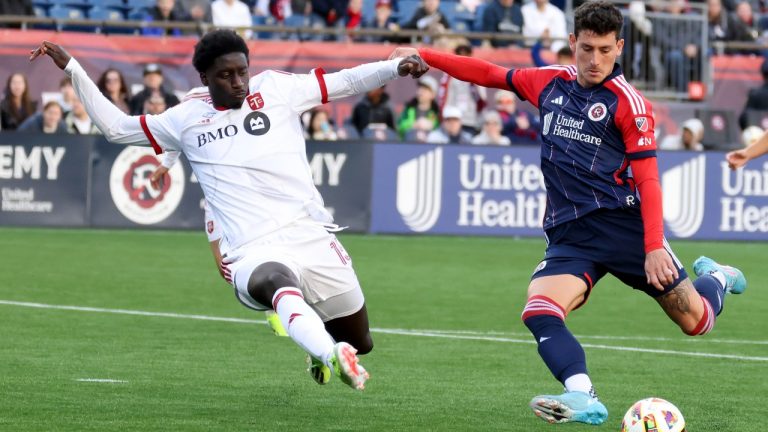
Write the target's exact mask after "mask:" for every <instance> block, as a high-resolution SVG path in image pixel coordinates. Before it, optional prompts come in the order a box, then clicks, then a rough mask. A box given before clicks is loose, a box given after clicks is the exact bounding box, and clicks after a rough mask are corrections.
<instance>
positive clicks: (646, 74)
mask: <svg viewBox="0 0 768 432" xmlns="http://www.w3.org/2000/svg"><path fill="white" fill-rule="evenodd" d="M581 3H582V1H579V0H573V1H569V2H566V1H562V0H561V1H554V0H552V1H550V0H523V1H521V0H442V1H441V0H214V1H210V0H142V1H136V0H132V1H130V2H128V1H125V0H21V1H0V14H4V15H36V16H42V17H53V18H83V19H86V18H91V19H99V20H105V21H126V20H137V21H145V22H166V24H167V23H169V22H205V23H211V24H212V25H214V26H217V27H235V28H242V27H250V26H252V25H259V24H276V25H279V26H283V27H286V28H292V27H296V28H326V29H327V28H335V29H339V30H340V31H339V32H335V33H333V32H332V33H329V32H326V33H317V34H305V35H303V36H302V35H300V34H299V33H291V32H288V33H282V34H281V33H270V34H269V37H273V38H283V39H284V38H300V39H318V40H344V41H365V42H384V43H388V42H393V43H410V42H412V41H413V40H412V39H411V38H409V37H403V36H399V35H396V34H394V33H389V34H376V35H365V36H361V35H353V34H351V33H349V32H347V31H346V30H352V29H358V28H373V29H387V30H393V31H395V30H398V29H411V30H421V31H424V32H425V33H424V34H423V36H422V39H421V40H420V42H423V43H430V42H436V40H430V38H432V37H434V35H436V34H440V33H442V32H450V31H459V32H465V31H475V32H486V33H493V34H505V35H513V36H516V37H517V39H515V38H510V39H484V40H483V42H482V44H483V45H486V46H494V47H501V46H506V45H509V44H515V45H517V46H519V47H526V46H529V47H530V49H531V55H532V63H533V64H535V65H537V66H543V65H546V62H545V61H544V60H543V58H542V55H541V52H542V51H546V50H550V51H552V53H553V54H556V55H557V60H556V61H557V62H558V63H560V64H565V63H571V56H572V53H571V52H570V49H569V47H568V44H567V43H566V38H567V35H568V24H567V20H566V15H565V13H564V11H563V9H564V8H566V7H577V6H578V5H579V4H581ZM697 4H698V5H697ZM626 12H627V13H626V29H625V33H626V35H625V36H630V35H631V36H630V37H629V40H628V44H629V43H631V44H636V43H638V41H639V42H640V43H644V44H645V45H640V46H652V45H654V44H656V45H659V44H661V45H663V49H664V50H665V54H664V55H663V57H662V58H661V60H663V61H661V62H659V61H654V59H653V58H652V57H650V56H652V55H653V51H652V50H650V49H649V50H647V51H645V50H642V49H641V50H637V49H627V50H626V51H627V52H626V53H625V55H624V58H623V59H622V66H623V67H624V70H625V74H626V75H627V76H628V77H629V78H630V79H633V80H636V81H642V80H649V81H653V77H652V76H651V75H656V79H657V82H658V79H659V78H658V77H659V76H661V75H664V76H665V78H664V80H665V81H664V82H663V83H662V85H664V84H666V85H669V86H671V88H679V89H680V91H686V87H687V86H688V85H689V83H690V82H691V81H696V80H699V79H701V76H700V75H701V71H700V70H699V69H701V67H700V66H698V67H697V62H696V61H695V59H697V58H699V56H701V55H703V53H701V52H699V49H698V45H697V43H696V42H697V41H696V39H695V35H696V34H697V29H695V28H693V27H691V28H689V29H683V30H682V33H681V30H680V28H681V27H682V24H679V23H677V21H671V22H675V23H677V24H676V28H675V29H674V30H675V31H676V32H677V33H675V32H673V29H669V28H665V26H664V24H665V22H664V21H655V22H652V21H650V20H648V18H647V15H648V14H653V13H657V12H661V13H665V14H670V15H673V16H674V15H680V14H703V13H706V14H707V22H708V24H709V27H708V31H707V33H706V34H708V37H709V42H710V43H713V42H717V41H725V42H739V41H741V42H756V41H761V40H763V39H764V35H768V15H766V12H768V1H764V0H741V1H739V0H699V1H695V0H672V1H669V2H656V1H651V2H640V1H630V2H627V8H626ZM667 22H670V21H667ZM702 22H703V21H702ZM680 23H693V24H696V22H695V21H681V22H680ZM693 24H691V25H693ZM666 27H669V25H667V26H666ZM102 30H103V29H100V30H99V31H102ZM119 30H120V31H122V32H125V31H126V30H128V31H130V32H139V33H140V34H143V35H145V36H147V37H152V36H158V35H166V36H169V37H174V36H176V35H183V34H187V33H190V32H191V33H194V32H195V31H196V30H181V29H176V28H173V26H164V27H162V28H160V27H152V26H144V27H142V28H140V29H132V28H122V29H119ZM698 33H699V34H703V33H702V32H701V29H698ZM646 34H653V40H652V41H650V40H643V37H644V35H646ZM681 34H683V35H685V34H689V35H690V37H689V38H685V37H683V38H681V37H680V35H681ZM243 35H244V36H247V37H250V38H260V37H263V36H265V34H262V33H259V32H256V33H254V32H251V31H250V30H244V31H243ZM667 36H668V37H667ZM477 44H478V42H476V41H469V40H463V41H460V42H459V43H458V46H455V48H454V51H455V52H456V53H458V54H462V55H468V56H471V55H472V50H473V47H474V46H475V45H477ZM632 46H637V45H632ZM728 52H734V53H744V52H750V53H753V54H755V55H760V53H759V52H758V51H756V50H754V49H753V50H751V51H750V50H749V49H744V48H739V49H727V50H726V53H728ZM545 57H546V56H545ZM640 62H642V63H643V64H648V65H658V64H662V65H664V67H665V68H666V70H664V71H661V72H659V71H655V72H654V71H653V70H652V69H649V68H647V67H646V68H645V69H643V70H641V68H639V67H637V65H638V63H640ZM698 64H700V63H698ZM762 72H763V74H764V76H765V77H766V78H767V79H768V64H767V65H766V66H765V67H763V69H762ZM143 77H144V78H143V82H142V83H127V82H126V79H125V78H124V77H123V74H122V73H121V71H120V70H117V69H108V70H106V71H104V73H103V74H102V75H101V76H100V77H99V78H98V84H99V88H100V89H101V91H102V92H103V93H104V94H105V95H107V96H108V97H109V98H110V99H111V100H112V101H113V102H114V103H115V104H116V105H117V106H118V107H120V109H121V110H123V111H124V112H126V113H130V114H134V115H136V114H144V113H159V112H162V111H164V110H165V109H166V108H168V107H171V106H173V105H175V104H177V103H179V97H180V96H182V95H183V90H184V89H175V90H177V91H176V92H175V93H174V92H172V91H170V90H169V89H167V88H166V87H164V86H163V71H162V69H161V67H160V66H159V65H157V64H149V65H146V67H145V69H144V74H143ZM766 82H768V81H766ZM767 88H768V87H761V88H759V89H756V90H754V91H753V92H752V93H754V94H750V96H749V98H748V101H747V102H746V106H745V109H744V112H743V113H741V114H742V115H741V118H740V121H739V124H740V126H741V129H742V130H744V131H745V134H744V139H743V141H745V144H748V143H749V141H751V140H752V139H755V137H757V136H759V134H760V132H761V130H758V129H756V128H757V126H756V125H754V124H750V120H749V119H748V116H747V112H748V111H749V110H760V111H764V110H766V108H768V106H765V103H766V102H764V101H765V100H766V98H764V97H761V95H762V94H763V93H765V92H766V91H768V90H766V89H767ZM131 89H141V90H140V91H138V92H136V93H135V94H132V91H131ZM178 90H182V91H178ZM0 111H1V112H2V122H1V124H0V126H1V127H2V130H3V131H11V130H18V131H42V132H44V133H98V130H97V129H96V128H95V127H94V126H93V125H92V124H91V122H90V119H88V116H87V113H85V111H84V110H83V109H82V105H81V104H80V103H79V101H77V99H76V97H75V96H74V92H73V91H72V89H71V84H69V83H68V82H67V80H66V79H65V80H63V81H62V82H61V85H60V93H59V94H57V95H51V94H50V93H44V94H42V95H38V94H36V93H35V89H34V88H30V85H29V83H28V82H27V80H26V77H25V76H24V74H22V73H13V74H10V76H8V77H7V80H6V82H5V89H4V94H3V100H2V102H1V103H0ZM303 120H304V125H305V127H306V136H307V138H311V139H316V140H336V139H352V138H366V139H375V140H406V141H413V142H431V143H472V144H488V145H510V144H515V145H517V144H537V142H538V136H537V134H538V132H537V130H538V126H539V125H538V122H539V119H538V117H537V116H535V115H532V114H531V113H530V112H529V111H526V110H524V109H518V100H517V98H516V96H515V95H514V94H513V93H511V92H504V91H499V92H495V93H493V94H492V95H491V97H488V95H487V94H486V90H485V89H484V88H482V87H478V86H474V85H470V84H467V83H465V82H461V81H457V80H455V79H451V78H450V77H449V76H447V75H443V76H442V78H441V79H440V80H439V81H438V80H436V79H435V78H433V77H431V76H425V77H423V78H422V79H421V80H420V81H419V82H418V90H417V92H416V95H415V96H414V97H413V98H412V99H411V100H410V101H408V102H406V103H405V104H404V105H403V106H393V104H392V103H391V101H390V98H389V96H388V94H387V92H386V89H385V88H381V89H377V90H374V91H371V92H369V93H368V94H366V95H365V97H363V98H362V99H360V100H359V101H358V102H357V104H356V105H355V107H354V110H353V112H352V115H351V116H350V118H347V119H338V118H337V119H336V120H337V122H336V124H334V119H333V118H332V116H331V115H330V113H329V112H326V111H324V110H323V109H322V108H320V109H315V110H313V111H311V112H308V113H306V114H305V115H304V118H303ZM752 123H754V122H752ZM680 126H681V132H680V134H675V135H673V136H667V137H664V139H663V140H662V141H661V142H660V147H661V148H666V149H692V150H696V149H701V148H702V146H701V143H700V141H701V136H702V134H703V125H702V123H701V121H699V120H697V119H690V120H689V121H686V122H684V123H683V124H681V125H680Z"/></svg>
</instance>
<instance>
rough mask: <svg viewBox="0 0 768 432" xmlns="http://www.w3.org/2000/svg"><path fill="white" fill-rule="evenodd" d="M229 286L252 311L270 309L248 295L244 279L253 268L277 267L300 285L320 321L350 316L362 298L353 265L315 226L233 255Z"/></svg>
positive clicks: (301, 226)
mask: <svg viewBox="0 0 768 432" xmlns="http://www.w3.org/2000/svg"><path fill="white" fill-rule="evenodd" d="M232 255H234V256H239V257H241V258H239V259H238V260H237V261H235V262H233V263H231V264H229V268H230V270H231V272H232V275H233V278H232V284H233V285H234V287H235V294H236V296H237V298H238V300H240V302H241V303H242V304H243V305H244V306H246V307H248V308H251V309H255V310H268V309H272V307H271V305H269V306H267V305H262V304H260V303H259V302H257V301H256V300H254V299H253V298H252V297H251V295H250V294H248V280H249V279H250V277H251V274H252V273H253V271H254V270H255V269H256V267H258V266H260V265H261V264H264V263H267V262H278V263H281V264H283V265H285V266H286V267H288V268H289V269H290V270H291V271H292V272H293V274H294V275H295V276H296V278H297V279H298V280H299V286H298V287H297V288H299V289H300V290H301V292H302V294H303V295H304V300H305V301H306V302H307V304H309V305H310V306H311V307H312V308H313V309H314V310H315V311H316V312H317V314H318V315H319V316H320V318H321V319H322V320H323V321H330V320H332V319H335V318H340V317H344V316H349V315H352V314H353V313H355V312H357V311H359V310H360V309H361V308H362V307H363V303H364V302H365V298H364V297H363V291H362V289H361V288H360V282H358V280H357V275H356V274H355V271H354V269H353V268H352V260H351V259H350V257H349V254H347V252H346V250H344V247H343V246H342V245H341V242H339V240H338V239H337V238H336V236H335V235H333V234H332V233H329V232H328V231H326V229H325V228H324V227H323V226H322V225H320V224H317V223H316V222H314V223H313V222H298V223H294V224H291V225H288V226H286V227H284V228H281V229H280V230H278V231H276V232H273V233H271V234H267V235H265V236H264V237H262V238H260V239H259V240H258V241H256V242H253V243H251V244H248V245H247V246H245V247H244V248H241V249H240V250H238V251H234V253H232Z"/></svg>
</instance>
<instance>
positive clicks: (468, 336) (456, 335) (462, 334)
mask: <svg viewBox="0 0 768 432" xmlns="http://www.w3.org/2000/svg"><path fill="white" fill-rule="evenodd" d="M0 305H8V306H21V307H31V308H39V309H57V310H70V311H78V312H99V313H112V314H121V315H139V316H150V317H163V318H180V319H193V320H203V321H218V322H234V323H242V324H255V323H256V324H266V321H265V320H254V319H244V318H228V317H215V316H208V315H186V314H177V313H169V312H147V311H137V310H129V309H106V308H96V307H86V306H66V305H52V304H45V303H31V302H19V301H11V300H0ZM371 331H372V332H375V333H385V334H394V335H403V336H421V337H434V338H446V339H459V340H478V341H490V342H505V343H518V344H533V343H535V342H534V341H533V340H531V339H530V338H526V339H513V338H509V337H501V336H494V335H495V334H500V333H498V332H490V333H480V332H472V331H461V330H457V331H447V330H409V329H385V328H372V329H371ZM501 334H503V333H501ZM528 336H529V337H530V335H528ZM587 337H588V336H587ZM594 337H595V338H602V339H617V340H618V339H622V338H621V337H611V336H594ZM648 339H649V340H655V339H654V338H648ZM665 340H670V341H676V342H677V340H676V339H665ZM681 340H683V339H681ZM742 342H744V343H757V344H765V343H766V341H742ZM582 346H583V347H584V348H595V349H604V350H612V351H630V352H642V353H654V354H669V355H677V356H686V357H706V358H716V359H732V360H744V361H758V362H768V357H756V356H742V355H736V354H715V353H703V352H691V351H673V350H662V349H652V348H639V347H627V346H614V345H595V344H582Z"/></svg>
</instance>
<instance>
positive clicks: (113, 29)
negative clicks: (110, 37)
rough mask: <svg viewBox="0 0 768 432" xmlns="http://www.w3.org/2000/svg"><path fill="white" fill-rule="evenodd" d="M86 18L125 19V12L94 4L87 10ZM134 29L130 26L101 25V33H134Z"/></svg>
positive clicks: (103, 19)
mask: <svg viewBox="0 0 768 432" xmlns="http://www.w3.org/2000/svg"><path fill="white" fill-rule="evenodd" d="M88 18H90V19H92V20H96V21H117V22H121V21H125V12H124V11H122V10H120V9H118V8H106V7H99V6H94V7H92V8H91V10H90V11H88ZM136 31H137V30H136V29H135V28H132V27H121V26H110V25H104V26H102V27H101V32H102V33H107V34H134V33H136Z"/></svg>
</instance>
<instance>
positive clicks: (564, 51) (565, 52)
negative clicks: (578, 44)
mask: <svg viewBox="0 0 768 432" xmlns="http://www.w3.org/2000/svg"><path fill="white" fill-rule="evenodd" d="M557 56H558V57H573V51H571V47H569V46H568V45H566V46H564V47H562V48H560V49H559V50H557Z"/></svg>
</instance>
